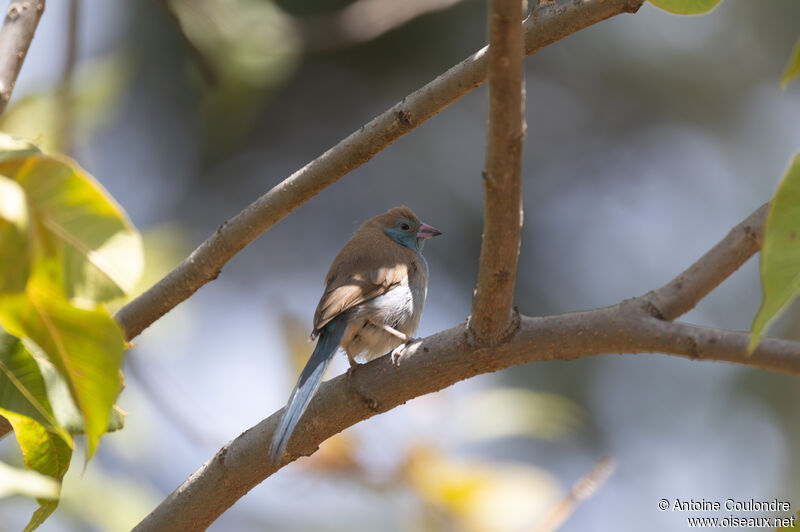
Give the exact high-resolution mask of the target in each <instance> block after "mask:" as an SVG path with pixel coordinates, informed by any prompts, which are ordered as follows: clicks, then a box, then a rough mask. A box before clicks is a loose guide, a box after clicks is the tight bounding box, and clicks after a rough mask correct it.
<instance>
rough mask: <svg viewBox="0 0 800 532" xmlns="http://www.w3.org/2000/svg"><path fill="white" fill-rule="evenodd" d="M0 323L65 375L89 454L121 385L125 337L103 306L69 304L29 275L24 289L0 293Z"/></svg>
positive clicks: (103, 426) (89, 455)
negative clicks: (6, 293) (10, 292)
mask: <svg viewBox="0 0 800 532" xmlns="http://www.w3.org/2000/svg"><path fill="white" fill-rule="evenodd" d="M0 324H2V326H3V327H4V328H5V329H6V330H7V331H8V332H9V333H11V334H12V335H14V336H17V337H19V338H24V339H25V340H26V341H28V342H32V343H34V344H35V345H36V346H37V348H38V349H40V350H41V351H42V352H43V353H44V354H45V355H46V356H47V358H48V360H50V362H52V363H53V364H54V365H55V367H56V368H57V369H58V371H59V373H60V374H61V375H62V376H63V377H64V378H65V379H66V381H67V384H68V385H69V391H70V395H71V396H72V399H73V400H74V401H75V405H76V406H77V407H78V409H79V410H80V412H81V413H82V414H83V418H84V421H85V424H86V436H87V458H90V457H91V456H92V454H93V453H94V451H95V449H96V447H97V442H98V440H99V439H100V436H101V435H102V434H103V433H104V432H106V430H107V428H108V423H109V416H110V413H111V407H112V405H113V404H114V399H115V398H116V397H117V395H118V394H119V392H120V389H121V378H120V366H121V364H122V354H123V349H124V339H123V336H122V331H121V330H120V328H119V326H118V325H117V323H116V322H115V321H114V320H113V319H112V318H111V316H109V315H108V313H107V312H106V311H105V310H104V309H102V308H98V309H95V310H91V311H90V310H83V309H79V308H76V307H74V306H71V305H69V304H68V303H67V302H66V301H64V300H63V299H60V298H59V297H58V295H57V294H54V293H48V292H46V291H45V290H43V289H42V288H41V287H40V286H39V285H38V284H37V283H36V282H35V279H31V281H29V283H28V291H27V292H26V293H25V294H23V295H13V296H4V297H2V298H0Z"/></svg>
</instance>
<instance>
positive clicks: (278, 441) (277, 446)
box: [269, 317, 347, 464]
mask: <svg viewBox="0 0 800 532" xmlns="http://www.w3.org/2000/svg"><path fill="white" fill-rule="evenodd" d="M346 327H347V320H345V319H344V318H342V317H336V318H334V319H333V320H331V321H330V322H328V324H327V325H325V327H323V329H322V331H321V332H320V335H319V340H318V341H317V346H316V347H315V348H314V352H313V353H312V354H311V358H309V359H308V362H307V363H306V367H305V368H303V372H302V373H300V378H299V379H298V381H297V384H296V385H295V387H294V391H292V395H291V396H290V397H289V403H288V404H287V405H286V409H285V410H284V412H283V418H281V422H280V425H278V429H277V430H276V431H275V434H274V435H273V436H272V443H271V444H270V446H269V459H270V462H272V463H273V464H278V463H279V462H280V460H281V457H282V456H283V452H284V451H285V450H286V445H287V444H288V443H289V438H290V437H291V436H292V432H293V431H294V428H295V426H296V425H297V422H298V421H300V416H302V415H303V412H305V411H306V408H308V404H309V403H310V402H311V398H312V397H313V396H314V393H316V391H317V389H318V388H319V385H320V383H321V382H322V376H323V375H325V370H326V369H328V366H329V365H330V363H331V360H332V359H333V355H334V354H335V353H336V348H337V347H339V342H341V341H342V336H343V335H344V331H345V328H346Z"/></svg>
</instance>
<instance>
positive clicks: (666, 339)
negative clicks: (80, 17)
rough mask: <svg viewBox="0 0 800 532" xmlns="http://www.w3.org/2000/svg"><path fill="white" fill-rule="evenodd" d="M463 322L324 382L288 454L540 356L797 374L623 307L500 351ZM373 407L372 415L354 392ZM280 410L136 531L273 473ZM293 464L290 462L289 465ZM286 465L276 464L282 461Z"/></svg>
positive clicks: (547, 325)
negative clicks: (682, 361)
mask: <svg viewBox="0 0 800 532" xmlns="http://www.w3.org/2000/svg"><path fill="white" fill-rule="evenodd" d="M469 338H471V335H470V334H469V333H468V331H467V328H466V326H465V325H463V324H462V325H459V326H457V327H453V328H452V329H449V330H446V331H443V332H440V333H438V334H435V335H433V336H430V337H428V338H425V339H424V340H423V341H422V342H421V343H419V344H414V345H413V346H411V347H410V348H409V350H408V352H407V354H404V355H403V357H402V359H401V360H400V365H399V367H395V366H394V365H393V364H392V362H391V360H390V357H381V358H379V359H377V360H374V361H372V362H370V363H369V364H366V365H365V366H363V367H359V368H358V369H357V370H356V371H355V372H354V373H353V375H352V377H351V379H350V383H349V384H348V380H347V377H346V376H345V375H341V376H339V377H336V378H334V379H332V380H330V381H328V382H326V383H324V384H323V385H322V387H321V388H320V390H319V392H318V393H317V394H316V396H315V397H314V399H313V400H312V402H311V405H310V406H309V409H308V411H307V413H306V415H304V416H303V418H302V419H301V421H300V423H299V425H298V426H297V429H296V430H295V433H294V436H293V437H292V440H291V442H290V444H289V449H288V453H287V454H286V455H285V456H289V455H292V456H294V457H298V456H305V455H310V454H312V453H313V452H315V451H316V450H317V447H318V446H319V444H320V443H322V442H323V441H325V440H326V439H328V438H330V437H331V436H333V435H334V434H337V433H339V432H341V431H343V430H344V429H346V428H348V427H350V426H352V425H354V424H356V423H358V422H359V421H362V420H365V419H368V418H370V417H372V416H374V415H377V414H380V413H382V412H386V411H387V410H391V409H392V408H395V407H397V406H399V405H401V404H403V403H405V402H406V401H409V400H411V399H413V398H415V397H419V396H420V395H424V394H428V393H431V392H435V391H438V390H441V389H443V388H446V387H448V386H450V385H452V384H454V383H456V382H458V381H461V380H464V379H468V378H470V377H474V376H476V375H480V374H482V373H489V372H493V371H497V370H500V369H503V368H507V367H509V366H513V365H517V364H524V363H526V362H533V361H537V360H572V359H576V358H580V357H583V356H587V355H597V354H602V353H618V352H627V353H644V352H662V353H670V354H674V355H679V356H683V357H687V358H692V359H702V360H725V361H728V362H736V363H740V364H743V365H748V366H754V367H760V368H766V369H771V370H774V371H781V372H785V373H791V374H794V375H800V343H798V342H788V341H783V340H776V339H766V340H764V341H763V342H762V343H761V344H759V347H758V349H757V350H756V352H755V353H754V355H753V356H751V357H748V356H747V355H746V347H747V342H748V334H747V333H744V332H732V331H723V330H716V329H708V328H702V327H692V326H689V325H684V324H680V323H670V322H665V321H662V320H659V319H656V318H652V317H650V316H641V315H633V314H626V313H624V312H622V310H621V308H620V307H618V306H616V307H609V308H605V309H600V310H595V311H590V312H580V313H573V314H565V315H561V316H550V317H546V318H528V317H524V318H522V320H521V323H520V327H519V330H518V332H517V334H516V335H514V337H513V338H512V339H511V340H510V341H509V342H506V343H504V344H502V345H497V346H491V347H476V346H474V345H472V344H471V343H470V340H469ZM360 389H361V390H369V395H370V396H371V397H374V398H375V399H376V400H377V401H378V407H377V408H376V409H375V410H372V409H371V408H370V407H369V406H368V405H367V404H366V403H365V402H364V401H363V399H361V396H360V395H359V393H358V391H357V390H360ZM281 415H282V410H281V411H279V412H276V413H274V414H272V415H271V416H270V417H269V418H267V419H265V420H264V421H262V422H261V423H259V424H258V425H256V426H255V427H253V428H251V429H250V430H248V431H246V432H245V433H243V434H242V435H240V436H239V437H238V438H236V439H235V440H233V441H232V442H230V443H229V444H227V445H226V446H225V447H223V448H222V449H221V450H220V451H219V452H218V453H217V455H216V456H215V457H214V458H212V459H211V460H210V461H209V462H207V463H206V464H205V465H203V466H202V467H201V468H200V469H199V470H198V471H196V472H195V473H194V474H193V475H192V476H191V477H189V479H188V480H186V481H185V482H184V483H183V485H181V486H180V487H179V488H178V489H177V490H175V491H174V492H173V493H172V494H171V495H169V496H168V497H167V498H166V499H165V500H164V501H163V502H162V503H161V504H160V505H159V506H158V507H157V508H156V509H155V510H154V511H153V513H151V514H150V515H149V516H147V518H145V520H144V521H142V522H141V523H140V524H139V525H138V526H137V527H136V529H135V530H138V531H146V530H172V531H181V530H201V529H204V528H206V527H207V526H209V525H210V524H211V523H212V522H213V521H214V520H215V519H216V518H217V517H219V516H220V515H221V514H222V513H223V512H224V511H225V510H226V509H227V508H229V507H230V506H231V505H232V504H233V503H235V502H236V501H237V500H238V499H239V498H241V497H242V496H243V495H244V494H245V493H247V492H248V491H249V490H251V489H252V488H253V487H255V486H256V485H257V484H258V483H260V482H261V481H263V480H264V479H265V478H267V477H268V476H270V475H272V474H273V473H274V472H275V471H276V468H275V467H274V466H272V465H271V463H270V461H269V460H268V459H267V449H268V448H269V444H270V441H271V439H272V433H273V431H274V430H275V426H276V425H277V423H278V421H279V420H280V418H281ZM289 461H291V460H289ZM286 463H288V461H287V462H284V463H283V464H282V466H283V465H286Z"/></svg>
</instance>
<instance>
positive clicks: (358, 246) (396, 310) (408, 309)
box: [269, 206, 441, 464]
mask: <svg viewBox="0 0 800 532" xmlns="http://www.w3.org/2000/svg"><path fill="white" fill-rule="evenodd" d="M440 234H441V232H440V231H439V230H438V229H435V228H434V227H431V226H430V225H428V224H425V223H422V222H421V221H420V220H419V218H418V217H417V215H416V214H414V212H413V211H412V210H411V209H409V208H408V207H406V206H400V207H394V208H392V209H389V210H388V211H387V212H385V213H383V214H380V215H378V216H375V217H374V218H370V219H369V220H367V221H366V222H364V224H363V225H361V227H359V228H358V230H357V231H356V232H355V233H354V234H353V236H352V237H350V240H348V241H347V243H346V244H345V245H344V247H343V248H342V250H341V251H340V252H339V254H338V255H336V258H334V260H333V263H332V264H331V267H330V270H329V271H328V275H327V276H326V278H325V291H324V292H323V294H322V297H321V298H320V300H319V304H318V305H317V309H316V311H315V312H314V329H313V332H312V333H311V339H312V340H313V339H314V338H317V337H318V340H317V345H316V346H315V347H314V351H313V353H312V354H311V357H310V358H309V360H308V362H307V363H306V366H305V367H304V368H303V371H302V372H301V373H300V378H299V379H298V381H297V384H296V385H295V387H294V390H293V391H292V394H291V396H290V397H289V401H288V403H287V405H286V408H285V409H284V413H283V417H282V418H281V421H280V424H279V425H278V428H277V430H276V431H275V433H274V436H273V438H272V442H271V444H270V448H269V457H270V462H271V463H273V464H278V463H279V462H280V460H281V457H282V456H283V453H284V451H285V450H286V446H287V445H288V443H289V439H290V438H291V436H292V432H293V431H294V429H295V427H296V426H297V423H298V421H300V417H301V416H302V415H303V412H305V410H306V408H308V405H309V403H310V402H311V398H312V397H313V396H314V393H316V391H317V389H318V388H319V385H320V383H321V382H322V377H323V375H324V374H325V371H326V370H327V368H328V365H329V364H330V362H331V360H332V359H333V356H334V355H335V354H336V351H337V349H338V347H339V346H341V347H342V348H343V350H344V352H345V354H346V355H347V359H348V361H349V362H350V369H349V370H348V374H349V373H351V372H352V371H353V370H354V369H355V368H356V367H357V366H358V365H359V363H358V362H357V361H356V359H357V358H359V359H363V360H364V361H369V360H372V359H374V358H377V357H379V356H381V355H384V354H387V353H389V352H391V356H392V360H393V361H395V360H396V358H397V357H398V356H399V355H400V354H402V351H403V349H405V347H406V346H407V345H408V344H410V343H412V342H413V341H415V339H414V338H413V337H412V335H413V334H414V332H415V331H416V330H417V327H418V326H419V322H420V318H421V317H422V308H423V306H424V305H425V297H426V295H427V291H428V263H427V261H426V260H425V257H423V256H422V248H423V246H424V245H425V241H426V240H427V239H429V238H432V237H435V236H438V235H440Z"/></svg>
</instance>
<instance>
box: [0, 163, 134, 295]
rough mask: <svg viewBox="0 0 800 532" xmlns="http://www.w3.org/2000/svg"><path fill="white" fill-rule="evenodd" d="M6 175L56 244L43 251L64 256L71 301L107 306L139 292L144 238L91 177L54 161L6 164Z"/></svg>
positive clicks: (1, 168)
mask: <svg viewBox="0 0 800 532" xmlns="http://www.w3.org/2000/svg"><path fill="white" fill-rule="evenodd" d="M0 174H2V175H5V176H7V177H9V178H11V179H13V180H15V181H16V182H17V183H19V184H20V185H21V186H22V188H23V189H24V190H25V192H26V194H27V197H28V203H29V205H30V208H31V210H32V217H33V219H34V220H36V222H37V224H39V226H41V227H42V228H43V234H44V235H46V236H47V237H48V238H50V239H52V241H53V242H54V243H55V244H54V245H53V246H46V245H41V246H40V249H45V250H47V252H49V253H57V254H58V257H59V259H60V264H61V267H62V269H63V272H62V278H63V282H64V292H65V294H66V296H67V298H69V299H72V300H75V301H77V302H82V301H83V302H86V301H88V302H96V301H107V300H110V299H113V298H116V297H119V296H121V295H123V294H125V293H128V292H130V291H131V290H133V288H134V287H135V286H136V281H137V280H138V279H139V276H140V275H141V273H142V269H143V252H142V244H141V238H140V236H139V234H138V232H137V231H136V230H135V229H134V228H133V226H132V225H131V224H130V222H129V221H128V219H127V217H126V216H125V214H124V212H123V211H122V208H121V207H119V206H118V205H117V204H116V202H114V200H113V199H112V198H111V196H110V195H109V194H108V193H107V192H106V191H105V190H104V189H103V188H102V187H101V186H100V184H99V183H97V182H96V181H95V180H94V179H93V178H92V177H91V176H90V175H89V174H87V173H86V172H85V171H84V170H83V169H82V168H80V167H79V166H78V165H77V164H76V163H75V162H74V161H72V160H71V159H68V158H66V157H55V156H48V155H34V156H29V157H24V158H17V159H10V160H7V161H4V162H0ZM51 248H55V249H51Z"/></svg>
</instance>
